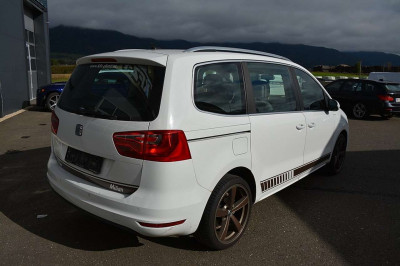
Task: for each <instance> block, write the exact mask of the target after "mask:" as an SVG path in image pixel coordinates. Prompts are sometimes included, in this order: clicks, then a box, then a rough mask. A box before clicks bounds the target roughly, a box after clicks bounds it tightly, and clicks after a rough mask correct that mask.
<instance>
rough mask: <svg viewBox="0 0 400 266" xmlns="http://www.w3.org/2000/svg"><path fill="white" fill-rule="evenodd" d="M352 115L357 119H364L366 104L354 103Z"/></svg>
mask: <svg viewBox="0 0 400 266" xmlns="http://www.w3.org/2000/svg"><path fill="white" fill-rule="evenodd" d="M353 116H354V117H355V118H357V119H365V118H367V117H368V110H367V106H365V104H363V103H356V104H355V105H354V106H353Z"/></svg>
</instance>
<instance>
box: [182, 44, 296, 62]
mask: <svg viewBox="0 0 400 266" xmlns="http://www.w3.org/2000/svg"><path fill="white" fill-rule="evenodd" d="M185 52H230V53H243V54H254V55H264V56H269V57H274V58H279V59H282V60H286V61H291V60H290V59H289V58H286V57H283V56H280V55H276V54H270V53H264V52H260V51H255V50H247V49H240V48H231V47H219V46H198V47H193V48H190V49H187V50H185Z"/></svg>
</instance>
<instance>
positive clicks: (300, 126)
mask: <svg viewBox="0 0 400 266" xmlns="http://www.w3.org/2000/svg"><path fill="white" fill-rule="evenodd" d="M304 127H305V126H304V124H298V125H297V126H296V128H297V129H298V130H302V129H303V128H304Z"/></svg>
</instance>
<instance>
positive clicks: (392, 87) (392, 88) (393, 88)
mask: <svg viewBox="0 0 400 266" xmlns="http://www.w3.org/2000/svg"><path fill="white" fill-rule="evenodd" d="M386 88H387V89H388V91H389V92H400V84H386Z"/></svg>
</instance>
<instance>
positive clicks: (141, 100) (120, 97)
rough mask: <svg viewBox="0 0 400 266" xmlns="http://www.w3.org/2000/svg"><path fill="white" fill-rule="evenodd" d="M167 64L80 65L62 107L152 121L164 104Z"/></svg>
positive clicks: (72, 78)
mask: <svg viewBox="0 0 400 266" xmlns="http://www.w3.org/2000/svg"><path fill="white" fill-rule="evenodd" d="M164 74H165V68H164V67H156V66H145V65H122V64H104V65H103V64H92V65H79V66H77V67H76V68H75V70H74V72H73V74H72V75H71V78H70V79H69V81H68V82H67V84H66V86H65V88H64V91H63V93H62V95H61V98H60V100H59V102H58V104H57V105H58V107H60V108H61V109H64V110H66V111H69V112H73V113H80V114H84V115H88V116H95V117H100V118H106V119H117V120H130V121H151V120H154V119H155V118H156V117H157V115H158V111H159V108H160V101H161V92H162V86H163V82H164Z"/></svg>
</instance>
